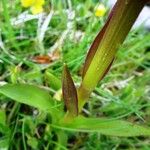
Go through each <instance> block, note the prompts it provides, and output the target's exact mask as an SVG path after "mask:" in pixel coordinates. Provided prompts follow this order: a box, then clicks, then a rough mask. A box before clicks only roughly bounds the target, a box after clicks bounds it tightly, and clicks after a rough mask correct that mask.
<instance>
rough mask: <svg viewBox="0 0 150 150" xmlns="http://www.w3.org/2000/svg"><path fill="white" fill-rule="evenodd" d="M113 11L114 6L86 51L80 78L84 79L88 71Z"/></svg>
mask: <svg viewBox="0 0 150 150" xmlns="http://www.w3.org/2000/svg"><path fill="white" fill-rule="evenodd" d="M114 10H115V6H114V8H113V9H112V11H111V12H110V14H109V17H108V19H107V21H106V23H105V25H104V26H103V28H102V29H101V30H100V32H99V33H98V35H97V36H96V38H95V39H94V41H93V43H92V45H91V47H90V49H89V51H88V54H87V56H86V59H85V63H84V67H83V73H82V78H84V75H85V73H86V71H87V70H88V67H89V66H90V63H91V61H92V59H93V58H94V55H95V53H96V51H97V49H98V46H99V44H100V42H101V40H102V38H103V36H104V34H105V31H106V29H107V26H108V25H109V22H110V20H111V17H112V15H113V11H114Z"/></svg>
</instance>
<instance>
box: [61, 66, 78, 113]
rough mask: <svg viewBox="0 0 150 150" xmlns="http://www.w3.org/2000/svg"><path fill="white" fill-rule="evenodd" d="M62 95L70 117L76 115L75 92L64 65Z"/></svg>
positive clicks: (76, 101) (76, 100)
mask: <svg viewBox="0 0 150 150" xmlns="http://www.w3.org/2000/svg"><path fill="white" fill-rule="evenodd" d="M62 93H63V98H64V101H65V105H66V107H67V110H68V112H69V114H70V115H71V116H77V115H78V98H77V90H76V87H75V85H74V83H73V80H72V78H71V75H70V72H69V70H68V68H67V66H66V65H64V70H63V85H62Z"/></svg>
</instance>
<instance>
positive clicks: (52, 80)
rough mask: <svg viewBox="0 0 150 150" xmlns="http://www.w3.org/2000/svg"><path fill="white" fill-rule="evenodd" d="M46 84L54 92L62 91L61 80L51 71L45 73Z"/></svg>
mask: <svg viewBox="0 0 150 150" xmlns="http://www.w3.org/2000/svg"><path fill="white" fill-rule="evenodd" d="M45 78H46V82H47V83H48V84H49V85H50V87H51V88H52V89H54V90H59V89H61V80H59V79H58V78H57V77H56V76H55V75H54V74H52V73H51V72H50V71H48V70H47V71H46V72H45Z"/></svg>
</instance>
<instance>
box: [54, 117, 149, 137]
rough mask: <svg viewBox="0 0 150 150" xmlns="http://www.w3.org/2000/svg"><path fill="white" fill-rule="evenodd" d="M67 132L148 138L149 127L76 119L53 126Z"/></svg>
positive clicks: (97, 119) (104, 120)
mask: <svg viewBox="0 0 150 150" xmlns="http://www.w3.org/2000/svg"><path fill="white" fill-rule="evenodd" d="M54 127H56V128H61V129H64V130H68V131H79V132H99V133H101V134H104V135H110V136H123V137H130V136H150V127H143V126H140V125H136V124H133V123H130V122H127V121H122V120H112V119H107V118H85V117H77V118H74V120H73V121H72V122H69V123H63V124H62V123H61V126H60V127H59V126H54Z"/></svg>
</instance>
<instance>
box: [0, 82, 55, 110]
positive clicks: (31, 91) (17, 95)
mask: <svg viewBox="0 0 150 150" xmlns="http://www.w3.org/2000/svg"><path fill="white" fill-rule="evenodd" d="M0 94H3V95H5V96H7V97H9V98H11V99H13V100H15V101H17V102H19V103H23V104H27V105H29V106H33V107H36V108H39V109H41V110H44V111H47V110H50V109H51V108H52V107H54V105H53V101H52V98H51V96H50V95H49V93H48V92H47V91H45V90H44V89H41V88H39V87H37V86H34V85H29V84H6V85H4V86H0Z"/></svg>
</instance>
